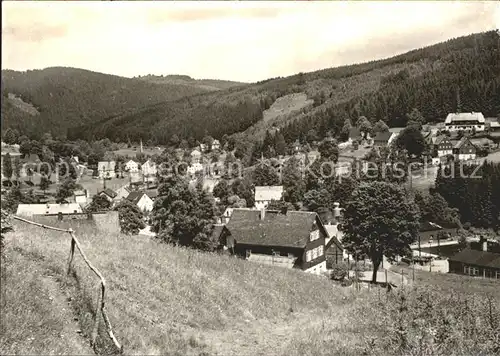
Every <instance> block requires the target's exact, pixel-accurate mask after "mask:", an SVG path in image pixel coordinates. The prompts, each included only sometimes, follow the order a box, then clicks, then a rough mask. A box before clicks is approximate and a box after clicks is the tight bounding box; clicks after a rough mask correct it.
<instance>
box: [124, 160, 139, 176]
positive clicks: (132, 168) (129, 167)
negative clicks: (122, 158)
mask: <svg viewBox="0 0 500 356" xmlns="http://www.w3.org/2000/svg"><path fill="white" fill-rule="evenodd" d="M125 171H126V172H130V173H137V172H139V164H138V163H137V162H136V161H134V160H129V161H128V162H127V163H125Z"/></svg>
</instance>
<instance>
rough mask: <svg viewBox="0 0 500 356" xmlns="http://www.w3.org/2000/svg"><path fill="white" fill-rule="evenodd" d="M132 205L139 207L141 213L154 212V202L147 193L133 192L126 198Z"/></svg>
mask: <svg viewBox="0 0 500 356" xmlns="http://www.w3.org/2000/svg"><path fill="white" fill-rule="evenodd" d="M126 199H127V200H128V201H130V202H131V203H132V204H134V205H137V206H138V207H139V209H141V211H143V212H145V213H147V212H150V211H151V210H153V206H154V203H153V200H152V199H151V198H150V197H149V196H148V195H147V194H146V193H145V192H141V191H134V192H131V193H130V194H129V195H128V197H127V198H126Z"/></svg>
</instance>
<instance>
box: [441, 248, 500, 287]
mask: <svg viewBox="0 0 500 356" xmlns="http://www.w3.org/2000/svg"><path fill="white" fill-rule="evenodd" d="M487 244H488V243H487V241H483V242H482V249H481V250H473V249H470V248H467V249H465V250H462V251H460V252H459V253H457V254H456V255H454V256H453V257H450V258H449V259H448V264H449V272H450V273H456V274H462V275H468V276H473V277H481V278H492V279H500V254H499V253H494V252H489V251H488V248H487V246H488V245H487Z"/></svg>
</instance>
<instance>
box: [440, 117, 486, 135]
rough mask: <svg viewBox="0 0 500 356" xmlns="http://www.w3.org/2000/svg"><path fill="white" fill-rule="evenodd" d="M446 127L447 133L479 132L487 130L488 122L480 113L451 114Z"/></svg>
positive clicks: (446, 121) (445, 123)
mask: <svg viewBox="0 0 500 356" xmlns="http://www.w3.org/2000/svg"><path fill="white" fill-rule="evenodd" d="M444 126H445V130H447V131H463V130H470V131H472V130H475V131H478V132H479V131H484V130H485V126H486V122H485V119H484V116H483V114H482V113H480V112H462V113H451V114H448V116H446V119H445V120H444Z"/></svg>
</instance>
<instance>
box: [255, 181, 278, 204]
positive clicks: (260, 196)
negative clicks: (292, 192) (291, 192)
mask: <svg viewBox="0 0 500 356" xmlns="http://www.w3.org/2000/svg"><path fill="white" fill-rule="evenodd" d="M281 199H283V186H282V185H275V186H262V187H255V199H254V200H255V208H256V209H266V208H267V206H268V205H269V203H270V202H271V201H272V200H281Z"/></svg>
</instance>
